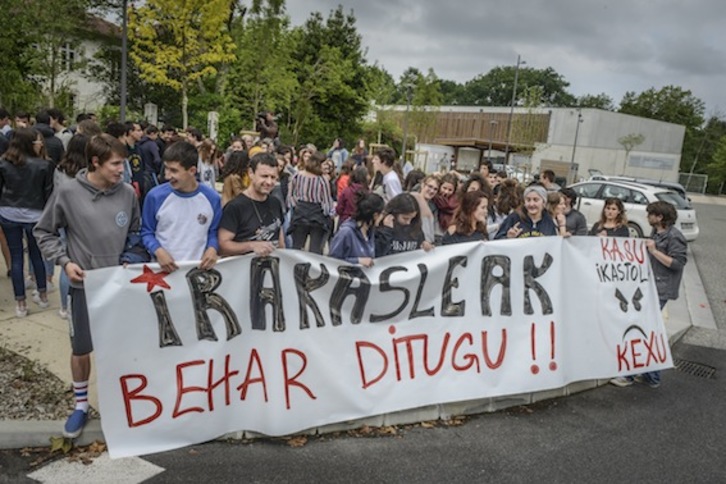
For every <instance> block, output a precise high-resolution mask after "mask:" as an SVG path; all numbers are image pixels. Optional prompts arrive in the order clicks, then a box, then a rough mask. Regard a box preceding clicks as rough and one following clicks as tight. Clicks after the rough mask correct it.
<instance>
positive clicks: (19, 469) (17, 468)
mask: <svg viewBox="0 0 726 484" xmlns="http://www.w3.org/2000/svg"><path fill="white" fill-rule="evenodd" d="M696 208H697V210H698V217H699V224H700V226H701V235H700V236H699V239H698V240H697V241H695V242H694V243H693V244H692V251H693V254H694V259H695V260H694V261H691V262H695V263H696V264H697V265H698V268H699V270H700V273H701V276H702V279H703V283H704V287H705V288H706V291H707V293H708V298H709V301H710V303H711V306H712V309H713V312H714V316H715V319H716V322H717V325H718V326H719V328H720V329H721V330H724V329H726V278H724V277H723V275H722V274H723V269H722V268H723V267H726V253H725V252H724V251H723V249H722V247H721V245H722V244H723V242H722V241H724V240H726V224H724V222H725V221H726V207H724V206H713V205H697V206H696ZM673 356H674V357H675V358H679V359H681V360H686V361H689V362H692V363H695V364H697V365H705V367H709V368H712V369H713V370H714V371H715V373H714V375H713V377H712V378H704V377H700V376H695V375H693V374H690V373H687V372H684V371H680V370H669V371H666V372H664V375H663V385H662V386H661V387H660V388H658V389H651V388H649V387H647V386H645V385H634V386H632V387H628V388H616V387H613V386H605V387H601V388H598V389H595V390H591V391H587V392H584V393H580V394H577V395H573V396H569V397H566V398H559V399H555V400H550V401H547V402H542V403H539V404H536V405H531V406H528V407H520V408H515V409H510V410H508V411H503V412H498V413H494V414H486V415H480V416H477V417H473V418H470V419H469V420H467V421H466V422H465V423H464V425H461V426H455V427H453V426H452V427H434V428H423V427H420V426H413V427H407V428H403V429H397V430H396V432H395V434H393V435H386V436H376V437H355V436H349V435H346V434H341V435H327V436H319V437H311V438H310V439H308V441H307V443H306V444H305V445H302V446H300V447H291V446H290V445H288V444H287V443H285V442H284V441H282V440H259V441H254V442H251V443H239V442H232V443H225V442H214V443H208V444H204V445H200V446H195V447H194V448H185V449H180V450H176V451H172V452H166V453H163V454H157V455H151V456H145V457H144V460H146V461H148V462H151V463H153V464H156V465H158V466H160V467H162V468H164V469H165V471H164V472H162V473H160V474H158V475H157V476H156V477H153V478H151V479H150V480H149V481H147V482H150V483H180V482H194V483H198V482H220V483H222V482H260V483H268V482H269V483H283V482H285V483H287V482H362V483H366V482H376V483H379V482H396V483H399V482H497V483H509V482H512V483H517V482H533V481H536V482H567V483H569V482H573V483H575V482H576V483H580V482H587V483H600V482H602V483H611V482H638V483H650V482H653V483H662V482H699V483H700V482H704V483H711V482H713V483H722V482H726V459H725V458H724V456H725V455H726V418H724V413H723V408H724V401H726V383H724V381H725V380H724V375H726V351H724V350H719V349H712V348H704V347H697V346H691V345H687V344H684V343H679V344H677V345H676V346H675V347H674V348H673ZM0 469H2V472H0V482H32V481H29V480H27V478H25V473H26V472H27V471H25V469H27V462H26V461H25V460H24V459H23V458H21V457H20V455H19V453H18V452H17V451H16V452H15V453H13V454H10V453H0ZM108 477H109V478H108V482H113V481H114V477H115V476H108Z"/></svg>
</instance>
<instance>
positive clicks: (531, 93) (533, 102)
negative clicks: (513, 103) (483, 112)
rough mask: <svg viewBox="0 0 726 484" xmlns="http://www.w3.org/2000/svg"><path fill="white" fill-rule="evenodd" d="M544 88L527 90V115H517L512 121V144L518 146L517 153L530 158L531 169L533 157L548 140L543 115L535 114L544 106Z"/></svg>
mask: <svg viewBox="0 0 726 484" xmlns="http://www.w3.org/2000/svg"><path fill="white" fill-rule="evenodd" d="M542 91H543V88H542V87H540V86H533V87H529V88H527V89H525V91H524V92H523V93H522V94H523V95H524V107H526V108H527V111H526V113H524V114H517V115H516V116H515V117H514V119H513V120H512V144H514V145H515V146H516V150H515V151H516V153H517V154H518V155H520V156H522V157H526V158H529V163H528V165H529V168H531V164H532V155H533V154H534V153H535V152H536V151H537V150H539V149H542V148H543V147H544V146H545V145H544V144H542V141H543V140H546V139H547V124H546V123H543V122H542V115H540V114H538V113H536V112H535V110H536V108H539V107H541V106H542V97H543V93H542Z"/></svg>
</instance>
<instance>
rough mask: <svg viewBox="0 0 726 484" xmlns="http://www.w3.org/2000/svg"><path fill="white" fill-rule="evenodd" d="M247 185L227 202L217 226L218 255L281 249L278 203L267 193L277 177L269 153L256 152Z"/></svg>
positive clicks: (280, 216)
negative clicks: (240, 192) (219, 253)
mask: <svg viewBox="0 0 726 484" xmlns="http://www.w3.org/2000/svg"><path fill="white" fill-rule="evenodd" d="M249 177H250V185H249V186H248V187H247V188H246V189H245V191H244V192H242V194H240V195H239V196H238V197H237V198H235V199H234V200H232V201H231V202H229V203H228V204H227V205H225V207H224V211H223V212H222V220H221V222H220V224H219V234H218V239H219V249H220V252H221V254H222V255H239V254H247V253H249V252H254V253H255V254H256V255H258V256H266V255H270V253H272V251H273V250H275V249H276V248H284V247H285V237H284V235H283V233H282V230H281V228H282V220H283V213H282V204H281V203H280V201H279V200H278V199H277V198H275V197H270V192H271V191H272V189H273V188H275V184H276V183H277V177H278V169H277V159H275V157H274V155H272V154H270V153H258V154H256V155H255V156H253V157H252V159H251V160H250V168H249Z"/></svg>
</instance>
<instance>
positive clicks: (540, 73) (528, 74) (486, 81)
mask: <svg viewBox="0 0 726 484" xmlns="http://www.w3.org/2000/svg"><path fill="white" fill-rule="evenodd" d="M514 77H515V67H514V66H503V67H495V68H494V69H492V70H490V71H489V72H488V73H487V74H484V75H480V76H477V77H475V78H474V79H472V80H470V81H469V82H467V83H466V84H465V85H464V89H465V91H466V92H465V94H464V96H463V98H462V102H461V103H460V104H468V105H474V106H509V105H511V103H512V90H513V88H514ZM569 85H570V83H569V82H567V81H565V78H564V77H563V76H562V75H561V74H558V73H557V72H556V71H555V70H554V69H553V68H552V67H547V68H546V69H534V68H532V67H520V68H519V77H518V80H517V98H516V100H515V102H514V104H515V105H516V106H519V105H521V104H522V103H523V102H524V101H525V95H524V94H523V93H525V92H527V89H528V88H530V87H535V86H537V87H540V88H542V91H541V92H542V103H543V104H544V105H546V106H555V107H558V106H572V105H574V104H575V101H576V100H575V97H574V96H573V95H572V94H570V93H569V92H567V88H568V87H569Z"/></svg>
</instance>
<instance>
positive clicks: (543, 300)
mask: <svg viewBox="0 0 726 484" xmlns="http://www.w3.org/2000/svg"><path fill="white" fill-rule="evenodd" d="M553 260H554V259H553V258H552V256H551V255H549V254H548V253H545V255H544V260H543V261H542V266H541V267H537V266H535V265H534V257H532V256H531V255H528V256H527V257H525V258H524V269H523V272H524V314H534V310H533V309H532V301H530V299H529V291H530V290H533V291H534V292H535V294H537V297H538V298H539V302H540V304H541V305H542V314H552V300H551V299H550V297H549V295H548V294H547V291H545V289H544V287H542V285H541V284H540V283H539V282H537V281H535V279H536V278H538V277H540V276H541V275H542V274H544V273H545V272H547V269H549V268H550V266H551V265H552V261H553Z"/></svg>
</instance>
